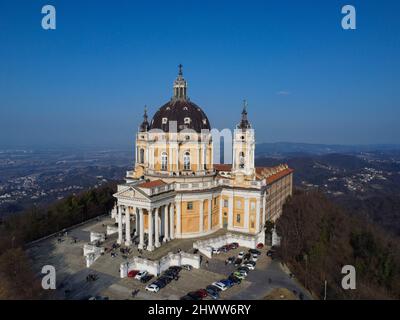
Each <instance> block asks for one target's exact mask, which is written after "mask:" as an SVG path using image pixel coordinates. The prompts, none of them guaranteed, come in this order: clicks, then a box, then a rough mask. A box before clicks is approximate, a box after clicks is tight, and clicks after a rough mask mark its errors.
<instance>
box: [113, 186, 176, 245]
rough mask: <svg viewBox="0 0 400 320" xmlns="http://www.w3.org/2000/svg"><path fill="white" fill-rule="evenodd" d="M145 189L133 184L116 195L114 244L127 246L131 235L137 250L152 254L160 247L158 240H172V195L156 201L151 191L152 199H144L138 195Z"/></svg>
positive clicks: (142, 193)
mask: <svg viewBox="0 0 400 320" xmlns="http://www.w3.org/2000/svg"><path fill="white" fill-rule="evenodd" d="M143 186H144V188H143ZM146 187H147V186H146V183H144V184H139V185H133V186H129V187H128V188H126V189H125V190H121V191H120V192H118V193H117V195H116V196H118V199H119V201H118V205H117V222H118V240H117V242H118V244H125V246H131V245H132V244H133V243H132V234H133V235H134V237H135V238H138V239H139V243H138V248H139V249H146V250H149V251H152V250H154V249H155V248H158V247H160V245H161V242H160V238H162V241H163V242H166V241H169V240H171V239H174V235H175V232H174V231H175V230H174V226H175V225H174V219H175V204H174V202H175V201H174V200H175V196H174V193H173V192H171V194H170V195H169V196H167V197H163V198H162V199H157V194H156V193H155V191H154V190H153V193H154V194H153V196H150V197H146V193H145V192H140V191H141V189H146ZM154 188H158V187H155V186H154ZM149 189H150V190H151V189H152V188H149ZM137 193H139V194H137ZM132 225H134V226H135V230H134V232H133V230H132Z"/></svg>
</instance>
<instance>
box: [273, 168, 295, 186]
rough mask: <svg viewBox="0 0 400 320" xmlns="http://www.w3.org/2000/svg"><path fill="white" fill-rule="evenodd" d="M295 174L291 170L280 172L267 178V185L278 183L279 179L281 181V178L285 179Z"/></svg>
mask: <svg viewBox="0 0 400 320" xmlns="http://www.w3.org/2000/svg"><path fill="white" fill-rule="evenodd" d="M293 172H294V170H293V169H290V168H287V169H284V170H282V171H279V172H277V173H275V174H272V175H270V176H269V177H267V183H268V184H271V183H274V182H275V181H278V180H279V179H281V178H283V177H285V176H287V175H289V174H291V173H293Z"/></svg>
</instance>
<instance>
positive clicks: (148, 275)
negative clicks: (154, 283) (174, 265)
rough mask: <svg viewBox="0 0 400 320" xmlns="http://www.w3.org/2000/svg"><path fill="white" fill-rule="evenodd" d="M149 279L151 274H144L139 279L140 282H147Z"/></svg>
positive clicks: (151, 277)
mask: <svg viewBox="0 0 400 320" xmlns="http://www.w3.org/2000/svg"><path fill="white" fill-rule="evenodd" d="M151 279H153V276H152V275H151V274H146V275H145V276H144V277H142V279H140V282H141V283H147V282H149V281H150V280H151Z"/></svg>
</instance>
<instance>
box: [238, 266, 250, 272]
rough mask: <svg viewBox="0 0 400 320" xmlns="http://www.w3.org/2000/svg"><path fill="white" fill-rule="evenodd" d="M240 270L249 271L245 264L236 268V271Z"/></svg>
mask: <svg viewBox="0 0 400 320" xmlns="http://www.w3.org/2000/svg"><path fill="white" fill-rule="evenodd" d="M240 270H243V271H245V272H246V273H249V272H250V269H249V268H248V267H246V266H240V267H239V268H237V271H240Z"/></svg>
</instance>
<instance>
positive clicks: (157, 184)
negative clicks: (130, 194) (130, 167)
mask: <svg viewBox="0 0 400 320" xmlns="http://www.w3.org/2000/svg"><path fill="white" fill-rule="evenodd" d="M164 185H166V183H165V182H164V181H162V180H160V179H158V180H153V181H148V182H143V183H141V184H138V185H137V186H138V187H139V188H144V189H151V188H155V187H161V186H164Z"/></svg>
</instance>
